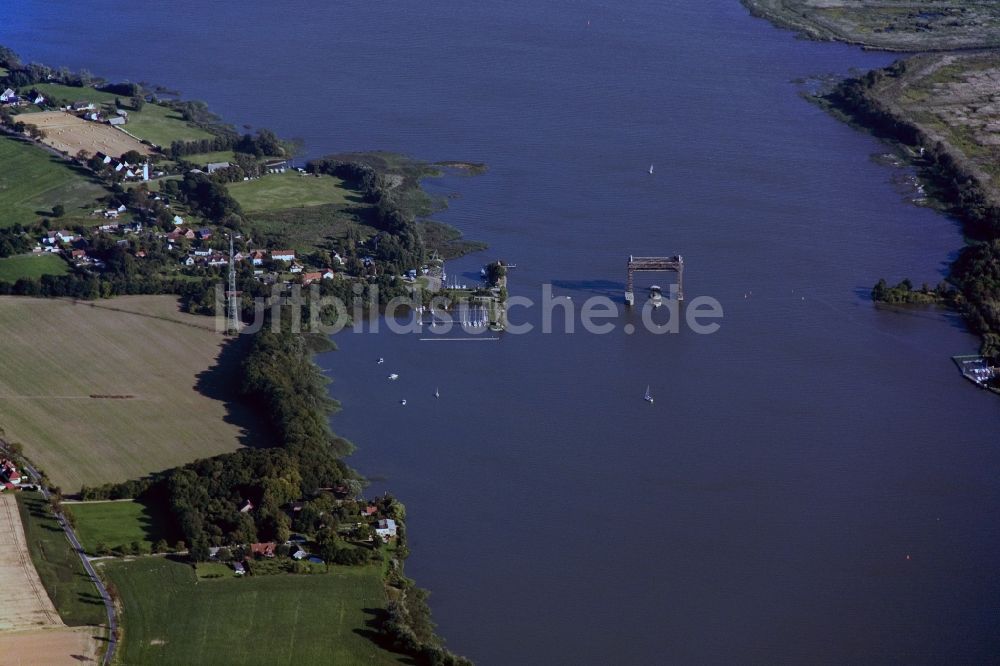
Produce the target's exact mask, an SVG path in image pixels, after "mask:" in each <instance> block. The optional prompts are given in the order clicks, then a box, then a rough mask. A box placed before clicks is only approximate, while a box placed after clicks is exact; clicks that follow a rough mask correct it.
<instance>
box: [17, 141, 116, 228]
mask: <svg viewBox="0 0 1000 666" xmlns="http://www.w3.org/2000/svg"><path fill="white" fill-rule="evenodd" d="M0 164H6V165H14V164H16V165H17V167H16V168H4V169H0V210H2V211H3V215H0V226H3V227H8V226H11V225H13V224H32V223H34V222H36V221H38V219H39V218H40V217H43V216H45V215H48V214H49V213H50V212H51V211H52V208H53V206H55V205H56V204H62V205H63V206H65V207H66V211H67V217H66V219H60V220H59V221H58V223H59V224H70V223H72V222H73V221H74V220H76V219H79V218H84V219H89V218H87V215H89V213H90V212H91V211H92V210H93V209H94V208H95V207H96V206H97V198H98V197H101V196H104V195H105V194H107V191H106V190H105V189H104V187H103V186H101V185H100V184H99V183H98V182H97V181H95V180H94V179H92V178H91V177H90V176H88V175H87V174H85V173H83V172H82V171H80V170H78V169H75V168H74V167H71V166H69V165H68V164H67V163H65V162H64V161H62V160H60V159H59V158H57V157H55V156H53V155H51V154H49V153H48V152H47V151H45V150H44V149H42V148H40V147H38V146H36V145H33V144H30V143H27V142H24V141H17V140H15V139H12V138H10V137H6V136H0Z"/></svg>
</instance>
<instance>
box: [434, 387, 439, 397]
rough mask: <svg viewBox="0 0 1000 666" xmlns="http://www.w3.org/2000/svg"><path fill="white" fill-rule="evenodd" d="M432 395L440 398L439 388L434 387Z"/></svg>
mask: <svg viewBox="0 0 1000 666" xmlns="http://www.w3.org/2000/svg"><path fill="white" fill-rule="evenodd" d="M434 397H435V398H440V397H441V390H440V389H434Z"/></svg>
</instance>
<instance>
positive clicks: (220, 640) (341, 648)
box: [102, 557, 401, 666]
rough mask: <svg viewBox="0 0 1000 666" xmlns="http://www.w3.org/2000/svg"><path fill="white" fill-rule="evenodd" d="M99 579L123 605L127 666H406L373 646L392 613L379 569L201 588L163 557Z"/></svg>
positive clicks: (227, 580) (110, 568) (116, 568)
mask: <svg viewBox="0 0 1000 666" xmlns="http://www.w3.org/2000/svg"><path fill="white" fill-rule="evenodd" d="M102 570H103V573H104V575H105V576H106V577H107V578H108V579H110V580H111V581H112V582H113V583H114V584H115V586H116V587H117V589H118V593H119V595H120V597H121V599H122V603H123V614H122V619H123V623H124V624H123V626H124V640H123V643H122V645H121V650H122V652H121V661H122V662H123V663H127V664H194V663H239V664H248V665H249V664H261V665H270V664H275V663H279V664H321V663H323V664H343V665H345V666H350V665H352V664H394V663H401V662H400V661H399V660H398V658H397V656H396V655H394V654H392V653H390V652H387V651H385V650H383V649H381V648H380V647H379V646H378V645H376V643H374V642H373V641H372V640H371V638H370V637H369V635H370V634H372V633H373V630H372V629H370V627H369V623H370V622H371V621H372V620H373V618H374V617H375V616H376V614H377V613H378V612H379V611H380V610H382V609H384V608H385V592H384V591H383V588H382V578H381V574H380V572H379V571H378V569H377V568H376V567H374V566H368V567H334V568H332V571H331V573H329V574H315V575H302V576H290V575H280V576H257V577H246V578H233V577H224V578H211V579H202V580H201V581H199V580H198V579H197V578H196V576H195V574H194V570H193V569H192V567H190V566H189V565H186V564H181V563H178V562H173V561H170V560H167V559H165V558H159V557H155V558H141V559H139V560H135V561H133V562H120V561H115V562H107V561H106V563H105V564H104V565H103V566H102ZM150 599H156V603H154V604H150V603H149V600H150ZM251 637H252V638H251Z"/></svg>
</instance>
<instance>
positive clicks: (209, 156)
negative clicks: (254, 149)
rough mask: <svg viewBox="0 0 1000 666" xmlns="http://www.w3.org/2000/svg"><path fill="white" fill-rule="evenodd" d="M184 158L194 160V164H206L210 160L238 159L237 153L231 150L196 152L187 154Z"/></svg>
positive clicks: (225, 160) (231, 160)
mask: <svg viewBox="0 0 1000 666" xmlns="http://www.w3.org/2000/svg"><path fill="white" fill-rule="evenodd" d="M184 159H185V160H187V161H188V162H193V163H194V164H201V165H205V164H208V163H209V162H230V163H232V162H233V160H235V159H236V153H234V152H233V151H231V150H220V151H218V152H215V153H196V154H194V155H185V156H184Z"/></svg>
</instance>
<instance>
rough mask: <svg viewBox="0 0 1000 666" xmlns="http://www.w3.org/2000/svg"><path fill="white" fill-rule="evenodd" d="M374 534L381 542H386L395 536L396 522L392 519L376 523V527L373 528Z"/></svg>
mask: <svg viewBox="0 0 1000 666" xmlns="http://www.w3.org/2000/svg"><path fill="white" fill-rule="evenodd" d="M375 534H377V535H379V537H381V538H382V541H388V540H389V539H393V538H395V536H396V521H395V520H393V519H392V518H383V519H382V520H380V521H378V527H376V528H375Z"/></svg>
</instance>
